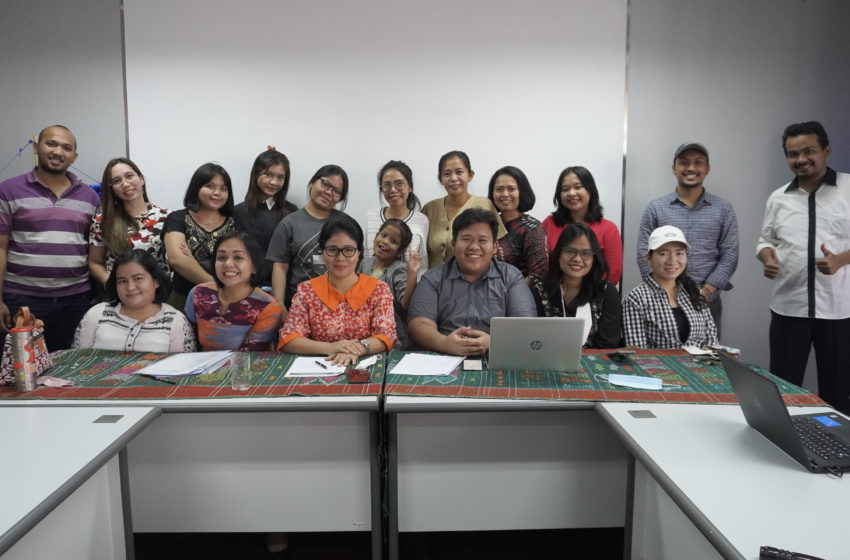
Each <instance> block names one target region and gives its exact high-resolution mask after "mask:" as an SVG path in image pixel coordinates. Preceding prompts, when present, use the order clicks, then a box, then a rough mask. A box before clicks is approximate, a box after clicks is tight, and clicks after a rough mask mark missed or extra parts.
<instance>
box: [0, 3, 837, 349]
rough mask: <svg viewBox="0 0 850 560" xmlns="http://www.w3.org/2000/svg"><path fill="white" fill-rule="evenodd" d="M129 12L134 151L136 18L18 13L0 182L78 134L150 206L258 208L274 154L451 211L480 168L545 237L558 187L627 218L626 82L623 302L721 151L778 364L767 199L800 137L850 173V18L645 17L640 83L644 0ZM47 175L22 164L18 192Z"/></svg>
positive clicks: (650, 13)
mask: <svg viewBox="0 0 850 560" xmlns="http://www.w3.org/2000/svg"><path fill="white" fill-rule="evenodd" d="M126 3H127V6H126V16H127V17H126V20H127V21H126V28H127V45H128V50H127V66H128V84H129V88H128V92H127V94H128V112H129V131H125V127H124V103H123V87H122V50H121V47H122V45H121V35H120V10H119V3H118V0H77V1H75V2H73V3H68V2H60V1H59V0H44V1H42V2H39V3H32V2H5V3H4V5H3V12H2V17H0V53H2V56H0V109H2V112H0V114H2V123H3V134H2V137H0V166H2V165H5V164H6V162H7V161H9V159H10V158H12V156H13V155H14V154H15V152H16V151H17V149H18V147H20V145H21V144H23V142H25V141H26V140H27V139H28V138H30V137H31V136H32V134H34V133H35V132H37V131H38V130H39V129H40V128H41V127H42V126H45V125H47V124H52V123H54V122H59V123H63V124H66V125H67V126H69V127H70V128H71V129H72V130H73V131H74V132H75V133H76V135H77V137H78V139H79V142H80V159H79V160H78V162H77V165H78V167H80V168H81V169H82V170H83V171H85V172H86V173H87V174H89V175H92V176H94V177H96V178H98V177H99V176H100V174H101V172H102V168H103V165H104V163H105V162H106V160H108V159H109V158H111V157H114V156H116V155H122V154H123V153H124V151H125V146H126V142H127V140H128V139H129V143H130V155H131V156H132V157H134V158H136V159H137V161H138V162H139V163H140V165H141V166H142V168H143V170H145V172H146V174H147V175H148V176H149V183H150V186H151V196H152V198H153V199H154V200H156V201H157V202H161V203H163V204H166V205H169V206H171V207H178V206H180V201H181V200H182V195H183V192H184V190H185V187H186V184H187V183H188V179H189V176H190V175H191V173H192V171H193V170H194V169H195V167H197V165H199V164H200V163H202V162H204V161H206V160H210V159H213V160H219V161H221V162H222V163H223V164H224V165H225V167H227V168H228V169H229V170H230V171H231V172H232V176H233V179H234V185H235V187H236V191H237V198H238V199H241V198H242V196H243V195H244V192H245V188H246V185H245V182H246V181H247V176H248V170H249V168H250V164H251V161H252V160H253V158H254V157H255V156H256V154H257V153H258V152H259V151H261V150H262V149H263V148H264V147H265V145H266V144H275V145H277V147H278V148H279V149H281V150H283V151H284V152H286V153H287V154H288V155H289V156H290V158H291V159H292V161H293V171H294V176H293V181H292V187H291V188H292V193H293V195H292V198H293V199H294V200H295V201H296V202H297V203H302V202H303V201H304V193H305V188H304V187H305V183H306V180H307V179H308V178H309V176H310V174H311V173H312V172H313V171H314V170H315V169H316V168H317V167H319V166H320V165H322V164H324V163H328V162H331V161H334V162H337V163H339V164H341V165H343V166H344V167H345V168H346V169H347V170H348V171H349V172H350V175H351V179H352V181H351V184H352V197H351V198H352V200H351V203H350V205H349V210H350V211H351V213H352V214H353V215H354V216H355V217H362V216H363V215H364V214H365V211H366V209H367V208H370V207H372V206H374V205H376V204H377V200H378V196H377V188H376V181H375V178H374V175H375V173H376V171H377V169H378V168H379V167H380V166H381V165H382V164H383V163H384V162H385V161H386V160H387V159H390V158H401V159H404V160H406V161H408V163H410V164H411V166H412V167H413V169H414V172H415V177H416V190H417V193H419V194H420V196H421V198H422V199H423V200H428V199H429V198H432V197H435V196H438V195H439V193H440V189H439V186H438V184H437V181H436V177H435V175H436V161H437V158H438V157H439V155H440V154H441V153H443V152H445V151H448V150H450V149H458V148H459V149H464V150H467V151H468V152H469V153H470V155H471V157H472V159H473V166H474V167H475V168H476V171H477V172H478V176H477V177H476V180H475V182H474V183H473V190H474V191H475V192H476V193H478V194H483V193H484V192H485V191H486V183H487V180H488V179H489V175H490V173H492V171H493V170H495V169H496V168H497V167H499V166H501V165H503V164H508V163H511V164H515V165H519V166H520V167H523V168H524V169H525V170H526V171H527V172H528V174H529V176H530V177H531V179H532V183H533V185H535V188H536V191H537V193H538V204H537V207H536V208H535V212H534V213H535V215H537V216H539V217H542V216H543V215H545V214H546V212H548V211H549V209H550V199H551V193H552V190H553V187H554V180H555V179H556V177H557V173H558V171H560V169H561V168H562V167H564V166H566V165H572V164H585V165H587V166H588V167H589V168H590V169H591V170H592V171H593V172H594V174H595V175H596V176H597V180H598V182H599V184H600V186H601V190H602V201H603V203H604V205H605V207H606V216H607V217H609V218H611V219H614V220H615V221H617V222H619V221H620V220H619V217H620V214H621V207H620V202H621V196H620V195H621V186H622V185H621V180H620V173H621V160H622V155H623V154H622V143H623V142H622V137H623V120H624V118H623V106H624V103H623V95H624V90H625V89H626V85H627V87H628V106H629V111H628V122H627V126H628V135H627V139H628V143H627V147H628V150H627V153H626V161H627V163H626V188H625V197H624V198H623V199H622V202H623V204H624V206H623V208H624V211H623V216H624V222H623V224H622V225H623V236H624V239H625V244H626V254H625V276H624V288H626V289H628V288H631V287H633V286H634V285H636V284H637V283H638V281H639V278H638V275H637V268H636V265H635V263H634V258H635V257H634V247H635V238H634V232H635V231H636V227H637V223H638V220H639V218H640V214H641V212H642V211H643V208H644V206H645V204H646V202H647V201H648V200H650V199H652V198H654V197H657V196H660V195H661V194H664V193H666V192H668V191H669V190H671V189H672V188H673V187H674V181H673V176H672V174H671V173H670V165H671V159H672V152H673V150H674V148H675V147H676V146H677V145H678V144H680V143H681V142H684V141H686V140H687V141H690V140H696V141H700V142H703V143H705V144H706V145H707V146H708V148H709V150H710V152H711V163H712V172H711V174H710V175H709V177H708V180H707V182H706V184H707V185H708V188H709V189H710V190H711V191H712V192H715V193H717V194H719V195H721V196H724V197H726V198H729V199H730V200H732V201H733V203H734V204H735V207H736V210H737V212H738V218H739V223H740V227H741V236H742V241H741V252H742V258H741V264H740V266H739V269H738V272H737V273H736V275H735V277H734V279H733V283H734V284H735V289H734V290H733V291H732V292H729V293H728V294H727V295H726V297H725V298H724V303H725V311H724V314H725V319H724V341H726V342H727V343H729V344H733V345H736V346H740V347H742V348H744V349H745V351H746V355H747V357H748V358H749V359H752V360H754V361H756V362H758V363H760V364H762V365H767V324H768V317H769V314H768V301H769V289H770V283H769V282H768V281H767V280H766V279H764V278H763V277H762V276H761V269H760V267H759V266H758V263H757V262H756V261H755V260H754V258H753V257H752V248H753V247H754V245H755V240H756V237H757V235H758V229H759V224H760V222H761V217H762V216H761V215H762V209H763V205H764V201H765V199H766V198H767V196H768V194H769V192H770V191H771V190H773V189H774V188H776V187H778V186H779V185H780V184H782V183H783V182H785V181H787V180H788V179H789V178H790V173H789V172H788V170H787V167H786V166H785V163H784V160H783V158H782V152H781V149H780V147H779V136H780V134H781V132H782V128H783V127H784V126H785V125H786V124H788V123H790V122H796V121H800V120H809V119H819V120H821V121H822V122H823V123H824V125H825V126H826V127H827V130H828V131H829V132H830V135H831V138H832V143H833V146H834V150H833V156H832V161H831V163H832V165H833V167H835V168H837V169H844V170H848V169H850V151H848V146H850V111H848V110H847V108H846V107H847V95H846V92H847V91H850V67H848V65H847V64H846V60H844V59H845V58H846V53H847V52H850V35H848V34H847V33H846V32H845V29H844V27H845V26H846V22H847V21H848V20H850V3H847V2H841V1H838V0H749V1H747V2H741V1H739V0H715V1H713V2H700V1H697V0H631V4H630V9H631V20H630V21H631V23H630V25H631V28H630V35H629V50H628V65H629V74H628V78H629V80H628V84H625V67H626V66H625V61H626V32H625V24H626V3H625V0H605V1H603V2H596V3H593V4H589V3H583V2H579V1H578V0H570V1H568V2H559V1H556V0H549V1H545V0H538V1H535V2H529V3H524V4H523V5H522V6H521V7H520V5H518V4H515V3H511V2H507V1H506V0H499V1H496V2H488V1H485V0H468V1H464V2H449V1H448V0H438V1H435V2H429V3H421V2H420V3H413V2H390V1H389V0H370V1H368V2H365V3H360V4H351V3H341V2H333V1H332V0H317V1H316V2H306V1H303V0H302V1H295V0H293V1H288V2H285V3H284V2H275V1H273V0H250V1H248V2H241V3H237V2H227V1H225V0H211V1H209V2H202V1H200V0H179V1H176V2H166V1H165V0H150V2H142V1H141V0H126ZM511 76H514V78H513V79H511ZM32 162H33V160H32V155H31V151H27V152H25V154H24V156H23V157H22V158H19V159H13V161H12V164H11V165H10V166H9V167H8V168H7V169H6V170H5V171H4V172H2V173H0V179H3V178H6V177H9V176H13V175H16V174H19V173H23V172H25V171H26V170H28V169H29V168H30V167H31V166H32Z"/></svg>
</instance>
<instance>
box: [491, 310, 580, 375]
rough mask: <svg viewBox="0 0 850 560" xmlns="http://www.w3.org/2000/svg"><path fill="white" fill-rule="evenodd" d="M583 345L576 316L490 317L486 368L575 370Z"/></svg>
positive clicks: (578, 366) (578, 367) (577, 366)
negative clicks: (488, 352)
mask: <svg viewBox="0 0 850 560" xmlns="http://www.w3.org/2000/svg"><path fill="white" fill-rule="evenodd" d="M583 344H584V319H583V318H580V317H493V318H492V319H491V320H490V359H489V366H488V367H489V368H490V369H536V370H545V369H549V370H556V371H570V372H574V371H579V369H580V368H581V347H582V345H583Z"/></svg>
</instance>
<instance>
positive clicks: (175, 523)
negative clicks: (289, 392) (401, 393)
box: [0, 396, 383, 558]
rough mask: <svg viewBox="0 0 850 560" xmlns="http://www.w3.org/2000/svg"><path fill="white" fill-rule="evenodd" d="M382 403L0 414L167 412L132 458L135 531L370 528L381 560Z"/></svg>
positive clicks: (225, 403)
mask: <svg viewBox="0 0 850 560" xmlns="http://www.w3.org/2000/svg"><path fill="white" fill-rule="evenodd" d="M378 402H379V397H378V396H358V397H279V398H234V399H185V400H145V401H26V402H8V403H2V407H0V409H2V408H6V407H8V408H12V407H15V406H16V405H26V406H27V407H28V408H38V409H39V410H45V409H53V408H55V407H57V406H63V405H64V406H66V407H67V406H68V405H69V404H76V405H78V406H86V407H93V406H94V407H101V406H114V405H116V404H121V405H126V406H130V405H135V406H151V405H156V406H159V407H161V408H162V411H163V415H162V416H161V417H160V418H159V419H157V420H156V422H154V423H153V424H152V425H151V426H150V427H149V428H148V429H147V430H145V431H144V433H142V434H140V435H139V437H138V438H136V440H135V441H134V442H133V443H132V445H130V446H129V448H128V451H127V456H128V460H129V465H130V489H131V491H132V494H133V501H132V514H133V527H134V530H135V531H136V532H141V533H145V532H264V531H265V532H274V531H288V532H309V531H371V532H372V556H373V558H380V557H381V554H382V546H383V543H382V533H381V502H380V495H381V494H380V480H381V479H380V472H379V467H378V459H377V449H378V443H377V441H378V427H379V422H378V418H377V415H378V408H379V406H378ZM222 413H227V414H222Z"/></svg>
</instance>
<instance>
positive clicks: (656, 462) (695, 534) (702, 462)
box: [597, 403, 850, 560]
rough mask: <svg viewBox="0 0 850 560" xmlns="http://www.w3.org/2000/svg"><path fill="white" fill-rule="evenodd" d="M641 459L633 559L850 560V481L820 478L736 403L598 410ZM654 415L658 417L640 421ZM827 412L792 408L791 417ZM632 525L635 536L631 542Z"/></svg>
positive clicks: (604, 407)
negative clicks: (783, 555)
mask: <svg viewBox="0 0 850 560" xmlns="http://www.w3.org/2000/svg"><path fill="white" fill-rule="evenodd" d="M597 409H598V410H599V411H600V413H601V414H602V416H603V417H604V418H605V420H606V421H607V422H608V423H609V424H610V425H611V426H612V427H613V428H614V429H615V430H616V431H617V433H618V434H619V435H620V436H621V437H622V439H623V441H624V443H625V444H626V446H627V447H628V449H629V451H631V453H632V454H633V456H634V457H635V459H636V460H635V463H634V472H633V475H634V476H633V489H634V491H633V508H632V512H633V513H632V516H631V522H632V523H631V557H632V558H635V559H639V558H653V559H658V560H663V559H668V558H669V559H681V558H688V559H689V560H699V559H703V558H705V559H709V558H711V559H715V558H735V559H747V560H755V559H757V558H758V555H759V547H760V546H763V545H768V546H773V547H775V548H781V549H786V550H792V551H795V552H802V553H805V554H810V555H813V556H817V557H821V558H827V559H829V560H836V559H841V558H848V557H850V537H848V525H847V519H846V513H847V511H848V504H850V477H846V476H845V478H843V479H836V478H834V477H829V476H826V475H819V474H812V473H809V472H808V471H806V470H805V469H803V467H801V466H800V465H799V464H798V463H797V462H796V461H794V460H793V459H791V458H790V457H789V456H788V455H786V454H785V453H784V452H783V451H781V450H779V449H778V448H777V447H775V446H774V445H773V444H772V443H770V442H769V441H767V440H766V439H765V438H764V437H762V436H761V434H759V433H758V432H756V431H755V430H753V429H751V428H750V427H749V426H748V425H747V423H746V421H745V420H744V416H743V414H742V413H741V409H740V407H738V406H736V405H726V406H720V405H696V404H681V405H679V404H647V403H598V404H597ZM635 410H646V411H649V412H651V413H652V414H653V415H654V416H655V418H635V417H634V416H632V414H630V412H629V411H635ZM822 410H831V409H822V408H812V407H802V408H791V413H792V414H795V413H800V414H802V413H810V412H818V411H822ZM629 532H630V531H629V526H628V525H627V528H626V537H627V538H628V537H629ZM627 544H628V543H627Z"/></svg>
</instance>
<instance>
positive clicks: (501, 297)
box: [407, 257, 537, 335]
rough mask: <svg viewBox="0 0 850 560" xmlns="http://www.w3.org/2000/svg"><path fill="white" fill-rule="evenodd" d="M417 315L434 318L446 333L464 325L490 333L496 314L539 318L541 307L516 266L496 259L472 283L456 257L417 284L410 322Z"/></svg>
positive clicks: (408, 315) (408, 318)
mask: <svg viewBox="0 0 850 560" xmlns="http://www.w3.org/2000/svg"><path fill="white" fill-rule="evenodd" d="M416 317H424V318H426V319H430V320H432V321H434V322H435V323H436V324H437V330H439V331H440V334H444V335H448V334H450V333H451V332H452V331H454V330H455V329H458V328H460V327H471V328H473V329H475V330H479V331H484V332H486V333H489V332H490V319H492V318H493V317H537V308H536V305H535V303H534V296H532V295H531V290H529V289H528V285H526V283H525V280H524V279H523V277H522V273H521V272H520V271H519V270H518V269H517V268H516V267H515V266H512V265H509V264H507V263H504V262H501V261H497V260H495V259H493V260H491V261H490V266H489V268H488V269H487V271H486V272H485V273H484V274H482V275H481V277H480V278H478V280H476V281H475V282H469V281H468V280H466V279H464V278H463V276H461V273H460V270H459V269H458V267H457V261H456V260H455V258H454V257H452V258H451V259H449V260H448V261H447V262H445V263H443V264H441V265H440V266H437V267H435V268H432V269H430V270H428V272H426V273H425V275H424V276H422V280H420V281H419V284H417V286H416V291H415V292H413V299H412V300H411V302H410V308H409V309H408V311H407V321H408V323H409V322H410V321H411V320H412V319H414V318H416Z"/></svg>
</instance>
